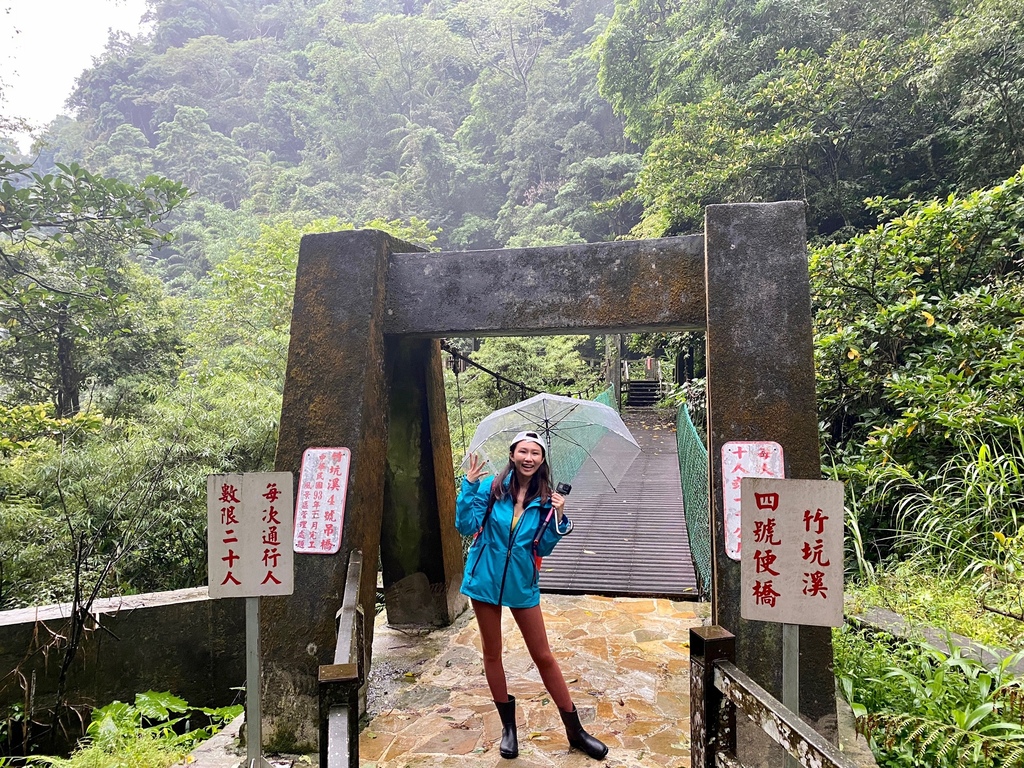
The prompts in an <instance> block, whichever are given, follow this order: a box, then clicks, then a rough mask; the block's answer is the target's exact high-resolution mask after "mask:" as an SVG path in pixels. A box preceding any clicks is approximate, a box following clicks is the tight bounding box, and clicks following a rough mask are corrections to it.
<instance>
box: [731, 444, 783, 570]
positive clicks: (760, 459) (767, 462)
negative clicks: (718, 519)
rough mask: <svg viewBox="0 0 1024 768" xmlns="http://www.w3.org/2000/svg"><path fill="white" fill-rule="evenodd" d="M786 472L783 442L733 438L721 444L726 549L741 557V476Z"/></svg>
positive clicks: (780, 476) (777, 476) (735, 558)
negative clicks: (780, 443)
mask: <svg viewBox="0 0 1024 768" xmlns="http://www.w3.org/2000/svg"><path fill="white" fill-rule="evenodd" d="M785 476H786V466H785V464H784V462H783V460H782V446H781V445H779V444H778V443H776V442H774V441H772V440H735V441H733V442H730V443H726V444H725V445H723V446H722V499H723V500H724V502H725V553H726V554H727V555H728V556H729V557H731V558H732V559H733V560H739V559H740V529H741V517H740V499H741V497H740V480H741V479H742V478H744V477H774V478H777V479H781V478H783V477H785Z"/></svg>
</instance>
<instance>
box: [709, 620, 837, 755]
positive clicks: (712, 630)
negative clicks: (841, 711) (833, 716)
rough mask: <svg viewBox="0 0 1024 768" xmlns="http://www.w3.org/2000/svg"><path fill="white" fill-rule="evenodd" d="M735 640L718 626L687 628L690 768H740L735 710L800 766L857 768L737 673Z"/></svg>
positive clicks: (750, 680) (830, 744)
mask: <svg viewBox="0 0 1024 768" xmlns="http://www.w3.org/2000/svg"><path fill="white" fill-rule="evenodd" d="M735 653H736V645H735V637H734V636H733V635H732V634H731V633H729V632H728V631H726V630H725V629H723V628H722V627H717V626H711V627H696V628H693V629H691V630H690V742H691V763H690V764H691V765H692V766H693V768H723V767H724V768H730V767H732V766H741V763H740V762H739V760H738V759H737V756H736V711H737V710H739V711H741V712H742V713H743V714H745V715H746V716H747V717H748V718H749V719H750V720H752V721H753V722H754V723H755V724H756V725H758V726H759V727H760V728H761V730H763V731H764V732H765V733H766V734H768V736H770V737H771V738H772V740H773V741H775V742H776V743H777V744H779V745H780V746H781V747H782V748H783V749H785V750H786V752H788V753H789V754H790V755H791V756H792V757H793V758H795V759H796V760H797V761H798V762H799V764H800V765H801V766H808V767H809V766H813V767H814V768H856V764H855V763H853V762H851V761H850V759H849V758H847V757H846V756H845V755H844V754H843V753H842V752H840V751H839V749H838V748H837V747H836V746H835V745H833V744H832V743H831V742H829V741H828V740H827V739H825V737H823V736H822V735H821V734H819V733H818V732H817V731H815V730H814V729H813V728H811V727H810V726H809V725H807V723H805V722H804V721H803V720H801V719H800V716H799V715H798V714H796V713H795V712H793V711H792V710H791V709H789V708H787V707H786V706H785V705H783V704H782V702H780V701H779V700H778V699H776V698H775V697H774V696H772V695H771V694H770V693H769V692H768V691H766V690H765V689H764V688H762V687H761V686H760V685H758V684H757V683H756V682H754V681H753V680H752V679H751V678H750V677H749V676H748V675H746V674H745V673H743V672H742V671H740V669H739V668H738V667H737V666H736V665H735V664H734V663H733V662H734V661H735Z"/></svg>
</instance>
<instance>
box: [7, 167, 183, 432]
mask: <svg viewBox="0 0 1024 768" xmlns="http://www.w3.org/2000/svg"><path fill="white" fill-rule="evenodd" d="M57 170H58V172H57V173H55V174H45V175H42V174H38V173H31V172H29V170H28V166H24V165H16V164H13V163H10V162H9V161H7V160H6V159H5V158H3V157H2V156H0V353H2V355H0V397H3V398H4V399H7V400H13V401H15V402H22V403H23V402H38V401H39V400H42V399H52V401H53V404H54V408H55V410H56V412H57V415H58V416H61V417H63V416H70V415H72V414H75V413H77V412H78V410H79V409H80V408H81V390H82V387H83V385H86V384H87V383H89V382H91V383H94V384H98V385H111V384H113V383H114V382H115V381H117V380H119V379H122V378H124V377H126V376H131V375H134V374H138V373H140V372H152V373H156V372H163V371H166V368H167V366H168V365H173V358H174V355H175V352H176V351H177V350H176V338H175V334H174V331H173V325H172V320H171V318H170V316H169V314H168V313H167V312H166V310H165V309H164V308H163V307H162V306H161V304H160V296H161V290H160V287H159V285H158V284H156V283H155V281H153V280H152V279H149V278H146V277H145V276H143V274H142V273H141V270H140V269H139V267H138V266H136V265H135V264H133V263H132V261H131V259H130V255H129V254H130V252H131V250H132V249H134V248H137V247H139V246H142V245H147V244H151V243H153V242H155V241H157V240H159V239H161V235H160V234H159V232H158V231H157V229H156V226H157V224H158V223H159V222H160V220H161V219H162V218H163V217H164V216H165V215H166V214H167V213H168V212H169V211H170V210H171V209H173V208H174V207H175V206H176V205H177V204H178V203H179V202H180V201H181V200H182V199H183V197H184V188H183V187H181V186H180V185H178V184H175V183H172V182H169V181H167V180H164V179H159V178H156V177H149V178H147V179H146V180H145V181H144V182H143V183H142V184H140V185H139V186H131V185H127V184H124V183H122V182H120V181H118V180H116V179H109V178H104V177H102V176H98V175H95V174H92V173H89V172H88V171H86V170H85V169H83V168H81V167H80V166H77V165H67V166H65V165H60V166H58V169H57Z"/></svg>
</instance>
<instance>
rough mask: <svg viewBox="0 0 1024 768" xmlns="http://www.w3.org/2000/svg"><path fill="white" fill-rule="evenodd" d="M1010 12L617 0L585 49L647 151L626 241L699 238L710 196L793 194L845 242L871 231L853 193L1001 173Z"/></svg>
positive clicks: (996, 6) (1012, 75)
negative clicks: (639, 209) (687, 234)
mask: <svg viewBox="0 0 1024 768" xmlns="http://www.w3.org/2000/svg"><path fill="white" fill-rule="evenodd" d="M1021 18H1022V17H1021V10H1020V6H1019V3H1013V2H1006V1H1005V0H989V1H988V2H984V3H967V4H950V3H938V2H936V3H918V4H914V5H913V6H908V5H906V4H901V3H897V2H891V1H889V0H879V1H878V2H871V3H852V2H849V0H828V1H827V2H823V3H787V2H757V3H755V2H744V3H719V2H712V0H696V1H695V2H678V1H674V2H668V3H652V2H649V0H618V1H617V2H616V10H615V15H614V17H613V19H612V21H611V23H610V24H609V25H608V27H607V29H606V30H605V31H604V32H603V34H602V35H601V37H600V38H599V41H598V43H597V45H596V52H597V55H598V57H599V61H600V76H599V77H600V85H601V92H602V94H604V95H605V97H606V98H608V99H609V101H610V102H611V103H612V105H613V106H614V107H615V109H616V111H617V112H618V113H619V114H620V115H622V117H623V119H624V121H625V127H626V132H627V134H628V135H629V136H630V137H631V138H633V139H634V140H636V141H638V142H639V143H640V144H641V146H642V149H643V152H644V164H643V169H642V170H641V172H640V174H639V176H638V178H637V187H636V191H637V193H638V194H639V196H640V198H641V199H642V200H643V203H644V213H643V219H642V221H641V223H640V225H639V226H638V227H637V228H636V229H635V230H634V232H635V233H636V234H638V235H641V236H648V237H650V236H660V235H664V234H670V233H673V232H680V231H688V230H695V229H699V227H700V226H701V223H702V220H703V208H704V206H706V205H708V204H710V203H723V202H746V201H762V200H763V201H772V200H780V199H802V200H806V201H807V202H808V204H809V222H810V225H811V231H812V232H814V233H821V234H825V235H830V236H833V237H836V236H843V237H845V236H848V235H849V234H850V233H851V232H852V231H855V230H856V229H860V228H863V227H864V226H866V225H869V224H870V223H871V221H872V217H873V215H874V213H875V212H874V211H872V210H870V209H869V210H865V209H864V208H863V207H862V205H861V200H862V199H863V198H864V197H868V196H875V195H885V196H905V195H909V194H916V195H919V196H928V195H932V194H945V193H946V192H947V191H948V190H950V189H955V188H972V187H974V186H978V185H984V184H990V183H992V182H993V181H995V180H997V179H1000V178H1005V176H1006V175H1007V174H1009V173H1012V172H1013V171H1014V170H1015V169H1016V168H1018V167H1019V166H1020V163H1021V159H1022V158H1021V156H1020V152H1019V149H1018V148H1019V147H1020V146H1021V142H1020V141H1018V140H1017V139H1018V138H1019V137H1018V132H1019V130H1020V129H1019V126H1018V122H1019V121H1017V120H1015V119H1014V118H1013V117H1011V115H1015V114H1016V113H1017V112H1019V111H1020V110H1019V104H1018V102H1019V98H1020V97H1019V95H1018V94H1019V92H1020V88H1019V83H1020V80H1021V78H1022V77H1024V56H1022V55H1021V39H1022V37H1021V33H1020V30H1021V28H1022V27H1021V23H1022V22H1021ZM996 29H1000V30H1006V32H1005V33H1003V32H1000V33H998V34H997V33H995V32H994V30H996ZM982 136H986V137H990V138H991V141H985V140H984V139H982V138H981V137H982Z"/></svg>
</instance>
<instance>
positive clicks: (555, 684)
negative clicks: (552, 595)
mask: <svg viewBox="0 0 1024 768" xmlns="http://www.w3.org/2000/svg"><path fill="white" fill-rule="evenodd" d="M512 616H513V618H515V620H516V624H518V625H519V631H520V632H522V633H523V640H525V641H526V647H527V649H528V650H529V651H530V658H531V659H533V663H534V664H536V665H537V671H538V672H540V679H541V680H543V681H544V687H545V688H547V689H548V693H550V694H551V698H552V699H554V701H555V704H556V705H557V706H558V708H559V709H560V710H562V711H563V712H571V711H572V708H573V703H572V696H571V695H570V694H569V686H567V685H566V684H565V678H564V677H563V676H562V670H561V668H560V667H559V666H558V661H557V660H556V659H555V657H554V655H553V654H552V653H551V647H550V646H549V645H548V633H547V631H546V630H545V629H544V614H543V613H541V610H540V606H539V605H535V606H534V607H533V608H513V609H512Z"/></svg>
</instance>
